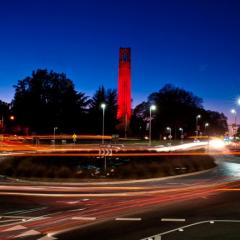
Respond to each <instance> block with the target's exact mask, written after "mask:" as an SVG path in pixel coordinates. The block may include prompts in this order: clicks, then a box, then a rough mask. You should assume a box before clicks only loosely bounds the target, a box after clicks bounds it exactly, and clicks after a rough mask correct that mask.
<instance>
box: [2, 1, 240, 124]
mask: <svg viewBox="0 0 240 240" xmlns="http://www.w3.org/2000/svg"><path fill="white" fill-rule="evenodd" d="M239 13H240V1H237V0H236V1H233V0H208V1H207V0H189V1H185V0H175V1H174V0H164V1H161V0H155V1H154V0H121V1H118V0H108V1H107V0H85V1H81V0H75V1H74V0H41V1H40V0H28V1H27V0H21V1H19V0H15V1H14V0H8V1H2V2H1V6H0V99H2V100H5V101H8V102H9V101H10V100H11V99H12V97H13V93H14V89H13V87H12V86H13V85H14V84H16V82H17V80H19V79H22V78H24V77H25V76H28V75H30V74H31V72H32V71H33V70H34V69H37V68H48V69H52V70H54V71H60V72H65V73H66V74H67V75H68V76H69V77H70V78H71V79H72V80H73V81H74V83H75V86H76V88H77V90H79V91H83V92H86V93H87V94H88V95H91V94H92V93H93V92H94V91H95V90H96V89H97V88H98V86H99V85H101V84H103V85H104V86H106V87H108V88H116V87H117V75H118V49H119V47H121V46H122V47H131V48H132V94H133V104H134V105H136V104H137V103H139V102H140V101H142V100H145V99H146V98H147V96H148V95H149V94H150V93H151V92H153V91H156V90H159V89H160V88H161V87H162V86H163V85H164V84H166V83H172V84H174V85H176V86H179V87H183V88H185V89H187V90H189V91H192V92H193V93H195V94H196V95H198V96H200V97H202V98H203V99H204V106H205V107H207V108H209V109H212V110H218V111H223V112H224V113H225V114H227V115H229V114H228V113H229V109H230V108H232V107H233V106H234V104H235V100H236V98H237V97H238V96H240V64H239V63H240V61H239V60H240V14H239ZM239 112H240V108H239ZM230 120H231V119H230Z"/></svg>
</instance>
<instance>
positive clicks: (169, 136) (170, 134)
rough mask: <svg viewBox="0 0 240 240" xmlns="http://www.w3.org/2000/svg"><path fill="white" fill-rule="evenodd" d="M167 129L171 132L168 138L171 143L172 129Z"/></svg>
mask: <svg viewBox="0 0 240 240" xmlns="http://www.w3.org/2000/svg"><path fill="white" fill-rule="evenodd" d="M166 129H167V130H168V131H169V136H168V138H169V139H170V141H171V139H172V129H171V128H170V127H167V128H166Z"/></svg>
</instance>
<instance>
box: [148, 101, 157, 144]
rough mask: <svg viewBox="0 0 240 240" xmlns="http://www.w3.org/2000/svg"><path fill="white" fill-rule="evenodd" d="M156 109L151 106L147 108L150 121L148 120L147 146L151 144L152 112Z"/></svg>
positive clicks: (154, 106)
mask: <svg viewBox="0 0 240 240" xmlns="http://www.w3.org/2000/svg"><path fill="white" fill-rule="evenodd" d="M156 109H157V107H156V105H151V106H150V108H149V112H150V114H149V115H150V116H149V117H150V119H149V146H151V144H152V111H155V110H156Z"/></svg>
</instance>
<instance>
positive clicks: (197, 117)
mask: <svg viewBox="0 0 240 240" xmlns="http://www.w3.org/2000/svg"><path fill="white" fill-rule="evenodd" d="M201 117H202V116H201V115H200V114H198V115H197V116H196V140H197V137H198V119H200V118H201Z"/></svg>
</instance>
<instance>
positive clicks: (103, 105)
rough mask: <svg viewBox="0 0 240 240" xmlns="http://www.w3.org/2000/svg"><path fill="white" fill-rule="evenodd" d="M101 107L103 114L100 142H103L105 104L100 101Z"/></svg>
mask: <svg viewBox="0 0 240 240" xmlns="http://www.w3.org/2000/svg"><path fill="white" fill-rule="evenodd" d="M101 108H102V111H103V116H102V144H104V113H105V108H106V104H105V103H102V104H101Z"/></svg>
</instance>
